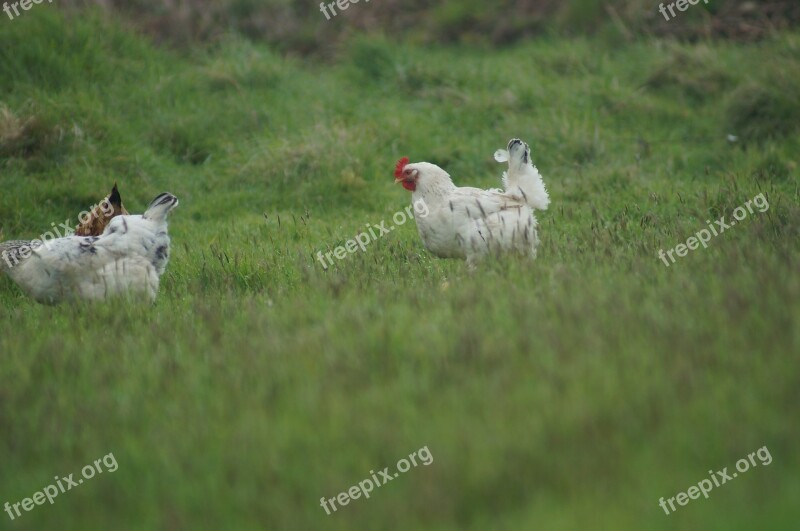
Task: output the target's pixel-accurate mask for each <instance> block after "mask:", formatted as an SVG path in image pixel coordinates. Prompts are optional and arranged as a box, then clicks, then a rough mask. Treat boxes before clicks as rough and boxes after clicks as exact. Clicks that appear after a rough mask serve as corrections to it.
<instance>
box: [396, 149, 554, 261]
mask: <svg viewBox="0 0 800 531" xmlns="http://www.w3.org/2000/svg"><path fill="white" fill-rule="evenodd" d="M495 159H496V160H497V161H498V162H505V161H508V171H507V172H506V173H505V174H504V175H503V186H504V188H505V189H504V190H499V189H493V190H481V189H479V188H464V187H462V188H459V187H457V186H456V185H455V184H453V181H452V179H451V178H450V175H449V174H448V173H447V172H446V171H444V170H443V169H441V168H440V167H438V166H436V165H435V164H430V163H428V162H417V163H413V164H409V163H408V158H403V159H401V160H400V161H399V162H398V163H397V167H396V168H395V182H399V183H401V184H402V185H403V187H404V188H405V189H406V190H409V191H411V192H412V195H411V201H412V204H417V202H418V201H423V202H424V203H425V205H427V209H425V210H426V211H427V213H428V215H427V216H422V215H420V214H418V213H417V209H415V214H414V217H415V219H416V222H417V229H418V231H419V235H420V237H421V238H422V242H423V244H424V245H425V248H426V249H428V250H429V251H430V252H431V253H433V254H435V255H436V256H439V257H442V258H466V260H467V264H468V265H470V266H474V265H475V263H476V262H477V261H478V260H479V259H480V258H481V257H482V256H484V255H487V254H490V253H503V252H513V253H517V254H521V255H524V256H529V257H531V258H535V257H536V247H537V246H538V244H539V237H538V233H537V231H536V227H537V222H536V217H535V216H534V213H533V211H534V209H539V210H546V209H547V206H548V205H549V204H550V197H549V196H548V194H547V190H545V187H544V183H543V182H542V176H541V175H539V171H538V170H537V169H536V167H535V166H533V163H532V162H531V156H530V148H529V147H528V145H527V144H525V143H524V142H523V141H522V140H519V139H516V138H515V139H513V140H511V141H510V142H509V143H508V151H507V152H506V151H503V150H498V151H497V152H496V153H495Z"/></svg>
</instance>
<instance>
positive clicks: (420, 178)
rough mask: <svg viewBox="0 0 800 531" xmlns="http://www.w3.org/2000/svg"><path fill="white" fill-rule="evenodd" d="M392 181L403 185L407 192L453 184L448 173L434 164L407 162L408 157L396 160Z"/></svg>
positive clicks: (423, 190)
mask: <svg viewBox="0 0 800 531" xmlns="http://www.w3.org/2000/svg"><path fill="white" fill-rule="evenodd" d="M394 182H396V183H400V184H402V185H403V188H405V189H406V190H408V191H409V192H416V191H417V189H418V188H419V191H420V192H423V193H424V192H425V191H428V190H434V189H438V188H446V187H450V186H452V185H453V181H452V179H450V174H448V173H447V172H446V171H444V170H443V169H441V168H440V167H439V166H437V165H436V164H431V163H429V162H414V163H413V164H409V163H408V157H403V158H402V159H400V160H399V161H397V166H395V169H394Z"/></svg>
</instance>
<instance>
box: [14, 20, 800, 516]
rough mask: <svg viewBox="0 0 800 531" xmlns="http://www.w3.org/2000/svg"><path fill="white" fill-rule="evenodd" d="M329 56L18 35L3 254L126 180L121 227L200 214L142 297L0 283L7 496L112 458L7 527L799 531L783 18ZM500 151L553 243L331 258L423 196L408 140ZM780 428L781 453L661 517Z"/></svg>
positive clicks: (799, 346) (414, 145) (473, 181)
mask: <svg viewBox="0 0 800 531" xmlns="http://www.w3.org/2000/svg"><path fill="white" fill-rule="evenodd" d="M332 56H333V57H335V59H334V60H332V61H322V60H319V59H318V60H313V59H307V60H304V59H300V58H296V57H295V58H293V57H291V56H289V57H283V56H281V55H279V54H276V53H274V52H272V51H270V49H268V48H267V47H265V46H262V45H258V44H252V43H250V42H249V41H247V40H244V39H241V38H237V37H234V36H231V37H230V38H227V39H224V40H223V41H222V42H221V43H220V44H219V45H215V46H211V47H209V48H208V49H200V48H194V49H192V50H191V51H188V52H187V51H183V52H181V51H169V50H167V49H164V48H158V47H155V46H153V45H152V44H150V43H149V41H148V40H146V39H145V38H143V37H140V36H137V35H135V34H133V33H131V32H129V31H127V30H126V29H124V28H122V27H120V26H118V25H117V24H116V23H114V22H109V21H106V20H104V19H102V18H100V17H97V16H93V15H89V14H87V15H85V16H82V17H73V18H69V19H65V18H63V16H62V15H61V14H59V12H58V10H57V9H48V8H45V7H43V6H39V7H35V8H34V9H32V10H31V12H30V13H27V14H26V15H25V16H24V17H20V18H19V19H18V20H14V21H13V22H12V23H9V21H3V23H2V24H0V91H1V92H0V94H2V96H0V102H1V104H2V106H0V168H1V169H0V189H2V194H0V223H1V224H0V230H2V233H1V234H2V238H0V239H15V238H21V237H25V238H33V237H36V236H37V235H39V234H40V233H42V232H43V231H45V230H47V229H49V228H50V226H51V223H56V224H58V223H61V222H63V221H64V220H65V219H66V218H70V221H71V222H72V223H73V224H74V223H76V216H77V214H78V212H80V211H82V210H85V209H86V208H87V207H89V206H91V205H93V204H95V203H97V201H98V200H100V199H101V198H102V197H103V196H104V195H105V194H106V193H107V191H108V189H110V186H111V185H112V184H113V182H114V181H116V182H118V183H119V186H120V190H121V192H122V196H123V199H124V201H125V205H126V207H127V208H128V210H130V211H131V212H137V213H140V212H141V211H142V210H143V208H144V207H145V206H146V205H147V203H148V202H149V200H150V199H152V198H153V197H154V196H155V195H157V194H158V193H159V192H162V191H171V192H173V193H175V194H176V195H177V196H178V197H179V198H180V201H181V206H180V207H179V208H178V209H177V210H176V211H175V212H174V213H173V215H172V218H171V225H170V234H171V236H172V239H173V251H172V258H171V262H170V265H169V268H168V270H167V273H166V274H165V276H164V277H163V278H162V289H161V293H160V295H159V299H158V301H157V303H156V304H155V305H154V306H152V307H150V306H136V305H130V304H126V303H123V302H116V303H114V302H112V303H107V304H102V305H92V306H89V305H62V306H56V307H48V306H41V305H38V304H36V303H34V302H33V301H31V300H29V299H27V298H26V297H25V296H24V295H23V294H22V292H21V291H20V290H19V289H18V288H17V287H16V286H14V285H13V283H12V282H11V281H10V280H8V279H7V278H5V277H3V278H0V312H1V313H2V318H0V434H2V435H1V436H0V456H2V458H1V459H0V504H2V503H5V502H10V503H12V504H13V503H15V502H19V501H21V500H23V499H24V498H27V497H29V496H31V495H32V494H33V493H34V492H36V491H39V490H42V489H43V488H44V487H46V486H47V485H49V484H50V483H52V482H53V478H54V476H56V475H59V476H62V477H63V476H66V475H68V474H70V473H76V477H79V474H77V473H78V472H79V471H80V470H81V468H82V467H83V466H84V465H87V464H91V463H92V462H93V461H94V460H95V459H98V458H101V457H102V456H104V455H106V454H108V453H113V455H114V457H115V459H116V461H117V463H118V465H119V468H118V470H117V471H115V472H113V473H104V474H102V475H98V476H97V477H95V478H93V479H91V480H90V481H88V480H87V481H86V482H85V483H84V484H82V485H80V487H79V488H76V489H74V490H73V491H71V492H65V493H63V494H61V495H60V496H59V497H58V498H56V500H55V503H54V504H53V505H50V504H47V503H46V504H45V505H44V506H41V507H39V506H37V507H35V508H34V509H33V510H32V511H31V512H24V513H23V514H22V516H21V517H19V518H16V519H15V520H13V521H12V520H11V519H10V518H9V517H8V516H6V514H5V513H2V514H0V521H2V524H0V528H2V529H13V530H23V529H25V530H27V529H30V530H42V529H56V528H58V529H65V530H88V529H92V530H94V529H164V530H183V529H186V530H189V529H192V530H194V529H237V530H238V529H242V530H249V529H293V530H294V529H371V530H375V529H441V530H445V529H476V530H477V529H480V530H483V529H514V530H517V529H548V530H549V529H632V530H633V529H655V530H658V529H726V530H730V529H792V528H793V527H794V526H796V522H797V520H798V517H800V507H799V506H798V504H797V499H798V495H800V475H799V474H798V472H799V471H800V469H799V468H798V465H800V455H798V452H797V444H798V440H800V424H798V422H797V418H798V417H797V415H798V404H800V371H798V354H799V353H800V341H799V340H798V334H797V329H798V325H800V305H799V304H798V300H800V278H799V277H798V265H799V263H800V246H799V245H798V241H799V240H798V236H800V229H799V228H798V227H799V226H800V191H799V188H798V164H799V163H800V155H799V154H800V134H799V132H800V96H798V95H799V94H800V34H797V33H784V34H782V35H777V36H775V37H773V38H771V39H768V40H766V41H761V42H759V43H754V44H749V45H744V44H735V43H731V42H699V43H696V44H674V43H669V42H665V41H656V40H643V41H637V42H633V43H630V44H628V45H626V46H621V47H618V46H616V45H614V44H613V43H612V42H609V41H607V40H605V39H603V38H602V37H596V38H591V39H581V38H576V39H569V40H568V39H559V38H544V39H540V40H536V41H532V42H528V43H521V44H517V45H514V46H513V47H508V48H505V49H500V50H497V49H489V48H485V47H475V48H469V47H465V46H459V47H424V48H423V47H420V46H416V45H413V44H397V43H395V42H393V41H390V40H388V39H387V38H384V37H380V36H360V37H354V38H353V39H351V40H350V41H348V43H347V44H346V45H343V46H340V47H337V49H335V50H333V51H332ZM728 135H735V136H736V137H737V138H738V140H737V141H736V142H730V141H729V140H728V138H727V136H728ZM514 136H519V137H521V138H523V139H525V140H526V141H528V142H529V143H530V144H531V146H532V149H533V158H534V161H535V163H536V164H537V165H538V167H539V169H540V170H541V172H542V174H543V175H544V178H545V182H546V184H547V186H548V189H549V191H550V195H551V199H552V204H551V208H550V209H549V210H548V211H547V212H543V213H542V214H541V215H539V220H540V227H541V230H540V237H541V239H542V246H541V247H540V250H539V258H538V259H537V260H536V261H535V262H533V263H526V262H521V261H517V260H502V261H494V262H489V263H486V264H484V265H483V266H482V267H481V268H479V270H478V271H477V272H475V273H470V272H469V271H467V269H466V266H465V265H464V264H463V263H462V262H460V261H456V260H441V259H437V258H435V257H433V256H431V255H430V254H429V253H427V252H426V251H425V249H424V248H423V246H422V243H421V241H420V240H419V237H418V236H417V233H416V228H415V226H414V224H413V223H407V224H406V225H404V226H402V227H399V228H398V229H397V230H395V231H394V232H392V233H391V234H390V235H387V236H385V237H383V238H381V239H380V240H378V241H377V242H375V243H373V244H371V245H370V246H369V247H368V248H367V250H366V251H365V252H358V253H354V254H353V255H351V256H349V257H348V258H346V259H345V260H342V261H338V262H337V264H336V265H335V266H334V267H333V268H331V269H329V270H327V271H326V270H323V268H322V267H321V265H320V264H319V262H318V261H317V260H316V258H315V256H316V253H317V252H318V251H320V250H322V251H327V250H329V249H332V248H334V247H336V246H338V245H341V244H343V243H344V242H345V241H346V240H348V239H350V238H352V237H353V236H355V235H356V234H357V233H359V232H361V231H362V230H364V227H365V225H366V224H368V223H369V224H378V223H380V222H381V221H383V220H387V221H389V220H391V217H392V215H393V214H394V213H395V212H397V211H399V210H402V209H404V208H405V207H406V206H407V205H408V204H409V195H408V194H407V192H405V191H404V190H403V189H402V188H400V187H399V186H396V185H394V184H393V178H392V171H393V169H394V163H395V161H396V160H397V159H399V158H400V157H402V156H409V157H410V158H411V159H412V161H419V160H426V161H429V162H434V163H437V164H439V165H440V166H442V167H444V168H445V169H447V170H448V171H449V172H450V173H451V175H453V176H454V179H455V181H456V184H458V185H469V186H481V187H492V186H497V185H498V183H499V176H500V173H501V171H502V168H501V167H500V166H499V165H498V164H497V163H495V162H494V161H493V160H492V154H493V152H494V150H495V149H497V148H500V147H503V146H504V145H505V143H506V142H507V141H508V139H509V138H511V137H514ZM759 193H763V194H764V197H766V198H767V199H768V202H769V209H768V210H767V211H766V212H763V213H759V212H757V211H756V212H755V213H754V214H753V215H748V217H747V218H746V219H745V220H744V221H742V222H741V223H738V224H737V225H736V226H735V227H732V228H731V229H730V230H727V231H725V232H724V233H723V234H720V235H719V236H718V237H716V238H713V239H712V240H711V242H710V243H709V247H708V248H707V249H703V248H700V249H697V250H695V251H692V252H689V254H688V256H686V257H683V258H679V259H678V261H677V262H676V263H675V264H674V265H671V266H670V267H666V266H665V265H664V263H663V262H662V261H661V260H659V258H658V251H659V250H660V249H664V250H667V249H671V248H673V247H675V246H676V245H678V244H680V243H683V242H685V241H686V239H687V238H688V237H690V236H693V235H694V234H695V233H696V232H697V231H699V230H701V229H703V228H705V227H706V226H707V222H706V220H713V219H718V218H719V217H721V216H723V215H724V216H726V217H727V219H728V220H730V219H731V212H732V211H733V210H734V209H735V208H736V207H738V206H740V205H743V204H744V203H745V202H746V201H748V200H750V199H752V198H753V197H755V196H756V195H758V194H759ZM424 446H427V448H428V449H429V450H430V453H431V455H432V456H433V462H432V463H431V464H430V465H428V466H418V467H416V468H412V469H411V470H410V471H408V472H407V473H405V474H402V475H400V476H399V477H398V478H396V479H394V480H393V481H392V482H391V483H390V484H387V485H385V486H383V487H381V488H378V489H375V491H374V492H373V493H372V496H371V497H370V498H369V499H363V498H361V499H358V500H354V501H352V502H350V504H349V505H347V506H346V507H342V508H340V509H339V510H338V511H336V512H335V513H333V514H331V515H330V516H329V515H327V514H326V512H325V510H324V509H323V508H322V507H320V498H321V497H323V496H324V497H326V498H332V497H335V496H336V495H337V494H338V493H340V492H343V491H345V490H347V489H348V488H349V487H350V486H351V485H354V484H357V483H358V482H360V481H362V480H363V479H365V478H367V477H369V476H370V471H371V470H376V471H377V470H380V469H383V468H384V467H387V466H388V467H390V470H392V469H394V467H395V463H396V462H397V461H398V460H399V459H401V458H404V457H406V456H408V455H409V454H410V453H411V452H414V451H415V450H417V449H419V448H422V447H424ZM763 446H766V447H768V449H769V452H770V454H771V456H772V458H773V461H772V463H771V464H769V465H768V466H757V467H754V468H752V469H751V470H749V471H748V472H747V473H741V474H739V477H737V478H736V479H734V480H732V481H731V482H729V483H727V484H725V485H722V486H720V487H719V488H715V489H714V490H713V491H712V492H711V494H710V498H709V499H707V500H706V499H703V498H701V499H699V500H695V501H691V502H690V503H689V504H688V505H687V506H685V507H680V508H679V509H678V510H677V512H675V513H674V514H670V515H666V514H664V511H663V510H662V509H661V508H660V507H659V505H658V502H659V499H660V498H661V497H665V498H669V497H672V496H675V495H676V494H677V493H678V492H681V491H684V492H685V491H686V490H687V488H688V487H690V486H691V485H693V484H697V483H698V482H699V481H700V480H702V479H704V478H706V477H708V475H709V474H708V471H709V470H715V471H716V470H722V469H723V467H728V470H729V472H730V471H733V470H734V465H735V463H736V462H737V460H738V459H740V458H743V457H746V456H747V454H749V453H751V452H754V451H756V450H757V449H758V448H761V447H763Z"/></svg>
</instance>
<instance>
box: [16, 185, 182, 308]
mask: <svg viewBox="0 0 800 531" xmlns="http://www.w3.org/2000/svg"><path fill="white" fill-rule="evenodd" d="M176 206H178V198H177V197H175V196H174V195H172V194H169V193H162V194H159V195H158V196H157V197H156V198H155V199H153V201H152V202H151V203H150V206H149V207H148V208H147V211H146V212H145V213H144V214H143V215H136V216H124V215H123V216H116V217H114V218H113V219H112V220H111V221H110V222H109V223H108V225H106V227H105V230H104V231H103V233H102V234H101V235H100V236H67V237H64V238H57V239H53V240H49V241H47V242H46V243H44V244H41V245H38V246H37V247H33V248H32V247H31V242H28V241H19V240H18V241H11V242H5V243H2V244H0V256H2V259H1V260H0V269H2V270H4V271H5V272H6V273H7V274H8V276H10V277H11V279H12V280H13V281H14V282H16V283H17V284H18V285H19V286H20V288H22V289H23V290H24V291H25V292H26V293H27V294H28V295H30V296H31V297H33V298H34V299H36V300H37V301H39V302H42V303H46V304H56V303H59V302H62V301H65V300H74V299H88V300H105V299H109V298H112V297H115V296H119V295H130V296H133V297H142V296H143V297H145V298H146V299H148V300H150V301H154V300H155V298H156V294H157V293H158V286H159V279H160V277H161V275H162V274H164V271H165V269H166V267H167V262H168V261H169V246H170V239H169V235H168V234H167V215H168V214H169V213H170V212H171V211H172V209H174V208H175V207H176Z"/></svg>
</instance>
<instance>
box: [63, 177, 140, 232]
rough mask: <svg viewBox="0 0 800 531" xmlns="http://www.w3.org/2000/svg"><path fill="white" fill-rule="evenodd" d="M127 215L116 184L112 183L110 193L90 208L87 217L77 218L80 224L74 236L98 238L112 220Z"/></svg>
mask: <svg viewBox="0 0 800 531" xmlns="http://www.w3.org/2000/svg"><path fill="white" fill-rule="evenodd" d="M127 215H128V211H127V210H125V207H124V206H123V205H122V196H120V194H119V190H117V183H114V188H112V189H111V193H110V194H108V195H107V196H106V198H105V199H103V200H102V201H101V202H100V204H98V205H96V206H95V207H94V208H92V209H91V211H90V212H87V216H83V217H79V218H78V221H80V223H81V224H80V225H78V228H77V229H75V235H76V236H100V235H101V234H103V231H104V230H105V228H106V225H108V222H109V221H111V219H112V218H115V217H117V216H127Z"/></svg>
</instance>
